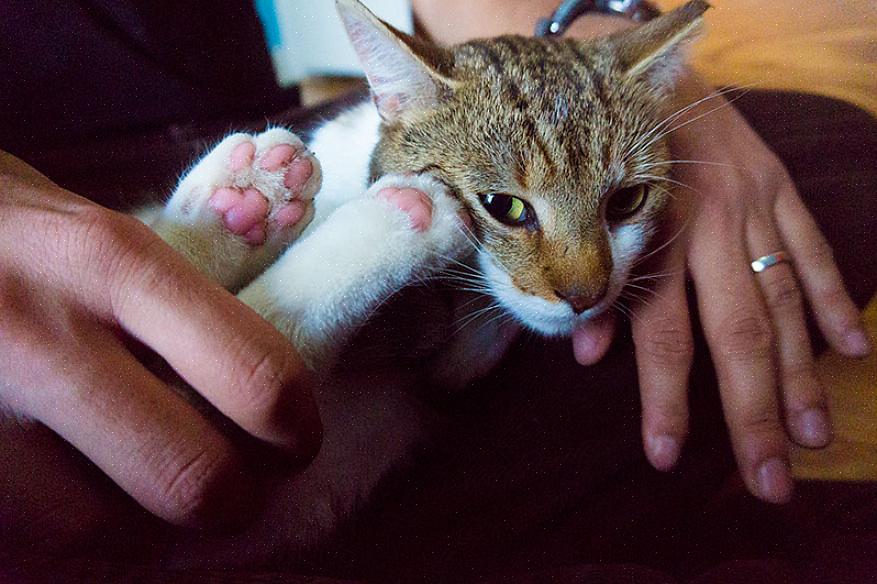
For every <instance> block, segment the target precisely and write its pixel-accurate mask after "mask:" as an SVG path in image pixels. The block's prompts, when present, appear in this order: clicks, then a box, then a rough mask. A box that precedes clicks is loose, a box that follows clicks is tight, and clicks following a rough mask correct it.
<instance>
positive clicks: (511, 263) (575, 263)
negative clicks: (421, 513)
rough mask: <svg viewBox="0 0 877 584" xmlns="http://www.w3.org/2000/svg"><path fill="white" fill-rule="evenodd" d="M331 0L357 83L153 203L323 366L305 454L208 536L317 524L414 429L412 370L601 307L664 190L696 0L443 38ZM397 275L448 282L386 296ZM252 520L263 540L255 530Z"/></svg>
mask: <svg viewBox="0 0 877 584" xmlns="http://www.w3.org/2000/svg"><path fill="white" fill-rule="evenodd" d="M337 6H338V10H339V13H340V15H341V18H342V19H343V22H344V24H345V25H346V28H347V31H348V33H349V36H350V39H351V41H352V43H353V45H354V47H355V49H356V52H357V53H358V55H359V58H360V60H361V62H362V65H363V68H364V70H365V73H366V76H367V78H368V81H369V84H370V87H371V90H372V99H371V100H370V101H367V102H364V103H361V104H360V105H357V106H355V107H352V108H351V109H349V110H347V111H345V112H343V113H341V114H340V115H339V116H337V117H336V118H335V119H332V120H331V121H329V122H327V123H325V124H324V125H322V126H321V127H320V128H318V129H317V130H316V131H315V133H314V134H313V137H312V139H311V140H310V141H309V143H308V145H307V146H305V145H304V143H303V142H302V141H301V140H299V139H298V138H297V137H296V136H295V135H294V134H292V133H290V132H288V131H286V130H284V129H278V128H275V129H270V130H268V131H266V132H264V133H262V134H259V135H255V136H252V135H246V134H234V135H231V136H228V137H227V138H225V139H224V140H223V141H222V142H221V143H220V144H219V145H218V146H217V147H216V148H214V149H213V150H212V151H211V152H210V153H208V154H207V155H206V156H205V157H204V158H203V159H202V160H201V161H200V162H199V163H198V164H197V165H195V166H194V167H193V169H192V170H191V171H190V172H189V173H188V175H187V176H185V177H184V178H183V179H182V181H181V182H180V184H179V186H178V187H177V189H176V191H175V192H174V194H173V196H172V197H171V199H170V200H169V202H168V203H167V205H166V206H165V207H164V208H163V209H162V210H161V211H160V213H159V214H158V216H157V217H156V218H155V219H154V220H153V221H152V225H153V228H154V229H155V230H156V232H158V233H159V234H160V235H161V236H162V237H163V238H164V239H165V240H166V241H168V242H169V243H170V244H171V245H173V246H174V247H175V248H176V249H178V250H179V251H180V252H181V253H183V254H185V255H186V256H187V257H188V258H189V259H190V260H191V261H192V262H193V263H194V264H195V265H196V266H198V267H199V268H200V269H201V270H202V271H204V272H205V273H207V274H208V275H210V276H211V277H212V278H214V279H215V280H217V281H218V282H220V283H221V284H222V285H224V286H226V287H228V288H229V289H231V290H234V291H236V292H237V293H238V297H239V298H240V299H241V300H242V301H243V302H245V303H246V304H248V305H249V306H251V307H252V308H253V309H255V310H256V311H257V312H259V313H260V314H261V315H262V316H264V317H265V318H266V319H267V320H269V321H270V322H272V323H273V324H274V325H275V326H277V328H278V329H280V330H281V331H282V332H283V333H284V334H285V335H287V336H288V337H289V338H290V339H291V340H292V342H293V343H294V344H295V346H296V347H297V348H298V350H299V352H300V353H301V354H302V355H303V357H304V358H305V359H306V361H307V363H308V364H309V365H310V366H311V367H312V368H313V370H314V371H315V372H316V373H317V374H318V377H319V378H320V383H319V386H318V388H317V390H316V391H317V401H318V404H319V406H320V410H321V415H322V419H323V423H324V427H325V434H324V442H323V446H322V450H321V451H320V453H319V454H318V456H317V458H316V460H315V461H314V462H313V463H312V464H311V465H310V466H309V467H308V468H307V469H305V470H304V471H303V473H301V474H299V475H298V476H297V477H295V478H294V479H291V480H289V481H284V482H281V483H280V484H278V485H276V487H275V492H274V493H273V494H272V496H271V501H270V503H269V505H268V509H267V510H266V511H265V514H264V516H262V517H261V518H259V520H258V521H256V522H255V525H254V526H253V527H251V528H250V530H249V531H248V532H246V533H244V534H242V535H241V536H240V537H238V538H235V539H233V540H232V541H231V542H230V543H229V542H228V541H226V542H225V543H224V544H219V543H217V542H216V541H206V542H204V545H203V549H201V550H200V555H202V556H203V555H207V556H213V557H222V558H224V559H225V560H226V561H228V560H229V559H230V558H231V559H232V560H231V561H234V560H233V559H234V558H249V559H252V557H253V556H259V557H263V556H264V555H265V554H266V553H270V554H276V553H287V554H290V555H291V556H296V555H299V556H300V555H302V554H305V553H307V552H309V551H312V550H314V549H318V548H320V547H322V546H325V545H327V544H328V543H329V542H330V541H331V537H332V534H333V532H334V531H335V530H336V528H337V527H338V526H339V524H340V522H341V521H342V520H344V519H345V518H348V517H350V516H351V515H352V514H354V513H355V511H356V510H357V509H358V508H359V506H361V505H362V504H364V503H365V502H366V501H367V499H368V496H369V494H370V493H371V492H372V490H373V488H374V487H375V485H376V484H377V483H378V481H379V480H380V479H381V478H382V477H383V476H385V474H386V473H387V471H388V470H389V469H391V468H393V467H394V466H396V465H398V464H399V463H400V462H401V461H403V460H404V459H405V458H406V457H407V456H408V455H409V454H410V453H411V452H412V450H413V448H414V447H415V446H416V445H417V444H419V443H420V442H421V441H422V440H423V438H424V436H426V435H427V433H428V428H429V425H430V419H431V414H430V411H429V407H427V406H426V405H425V404H424V401H423V399H422V398H423V391H425V390H424V388H435V387H444V388H451V389H458V388H463V387H465V386H466V385H467V384H468V383H469V382H470V381H472V380H473V379H474V378H477V377H478V376H481V375H483V374H485V373H486V372H487V371H489V370H490V369H491V368H492V367H494V365H496V363H497V362H498V361H499V360H500V359H501V357H502V356H503V354H504V353H505V352H506V350H507V348H508V347H509V346H510V344H511V343H512V342H513V340H514V338H515V336H516V334H517V332H518V331H519V330H520V329H521V328H522V327H524V328H527V329H530V330H533V331H536V332H538V333H541V334H543V335H551V336H563V335H565V336H569V335H572V334H575V331H576V330H577V329H578V328H579V327H580V326H581V324H582V323H584V322H587V321H589V320H590V319H594V318H595V317H597V316H599V315H601V314H603V313H605V312H606V311H608V310H610V309H612V307H613V305H614V304H615V302H616V301H617V299H618V297H619V295H620V294H621V291H622V288H623V287H624V286H625V284H626V282H627V280H628V278H629V277H630V271H631V268H632V266H633V265H634V264H635V263H636V262H637V261H638V260H639V259H640V258H641V257H642V256H643V255H645V254H646V252H647V250H648V249H649V241H650V237H651V236H652V235H653V234H654V232H655V231H656V229H657V226H658V225H659V223H660V219H661V216H662V213H664V212H665V210H666V209H667V206H668V202H669V200H670V193H669V192H668V191H667V190H666V188H665V186H666V185H667V184H668V183H667V181H666V180H665V179H666V178H667V176H666V174H667V169H668V165H667V161H668V156H669V155H668V151H667V145H666V143H665V140H664V138H663V135H664V130H666V128H667V125H668V120H670V119H671V118H668V117H667V114H668V113H669V112H667V111H665V110H666V109H667V106H666V102H667V98H668V96H669V94H670V93H671V92H672V90H673V85H674V82H675V80H676V78H677V77H678V75H679V73H680V70H681V69H682V66H683V62H684V54H683V52H684V51H683V49H684V47H685V45H686V44H687V42H688V41H690V40H691V39H692V38H693V36H694V35H695V33H696V31H697V29H698V28H699V25H700V24H701V21H702V15H703V13H704V11H705V10H706V9H707V4H706V3H705V2H703V1H701V0H694V1H692V2H689V3H688V4H686V5H685V6H683V7H681V8H679V9H677V10H675V11H673V12H671V13H668V14H666V15H664V16H661V17H659V18H657V19H655V20H653V21H651V22H649V23H648V24H645V25H643V26H641V27H639V28H636V29H633V30H630V31H625V32H622V33H619V34H616V35H613V36H610V37H607V38H603V39H599V40H594V41H588V42H585V41H577V40H571V39H564V40H557V39H534V38H523V37H514V36H506V37H500V38H494V39H490V40H480V41H473V42H468V43H465V44H461V45H458V46H454V47H450V48H440V47H437V46H434V45H431V44H428V43H426V42H424V41H422V40H420V39H417V38H412V37H409V36H407V35H405V34H403V33H401V32H399V31H397V30H395V29H393V28H392V27H390V26H389V25H387V24H385V23H383V22H382V21H380V20H379V19H378V18H376V17H375V16H374V15H373V14H372V13H371V12H369V11H368V10H367V9H366V8H365V7H363V6H362V5H361V4H360V3H359V2H358V1H357V0H337ZM435 282H438V284H436V283H435ZM442 282H444V283H445V285H444V287H442V286H443V284H442ZM412 283H420V284H423V285H422V286H420V289H421V290H426V296H429V295H430V294H435V295H438V296H442V294H444V291H447V290H448V289H450V290H451V291H452V292H453V294H452V295H451V296H450V298H451V300H450V301H448V302H445V301H442V302H439V303H438V304H436V303H433V304H427V306H429V308H428V309H424V308H422V305H418V306H421V308H420V309H417V308H412V307H411V306H409V307H408V310H402V311H399V310H393V309H392V308H391V309H389V310H387V309H385V308H386V307H382V305H383V304H384V303H385V302H387V301H388V300H389V299H391V297H396V296H397V293H399V292H400V291H401V290H402V289H403V288H406V287H410V285H411V284H412ZM379 308H381V310H380V311H379ZM418 310H420V311H421V312H418ZM378 312H380V315H377V316H376V314H377V313H378ZM499 315H502V316H499ZM507 315H511V316H512V317H513V318H506V316H507ZM394 319H395V320H397V321H400V320H401V321H402V326H401V327H398V328H393V326H394V325H392V324H391V321H392V320H394ZM367 321H369V324H370V326H369V327H365V328H366V329H369V330H374V329H377V330H384V331H388V330H389V331H393V332H391V333H386V334H385V337H387V336H389V337H390V338H393V336H394V335H395V334H396V332H398V330H403V329H404V330H407V331H409V332H410V331H411V330H412V329H414V330H415V331H417V332H418V335H415V336H414V337H412V339H413V340H398V339H396V343H397V345H400V344H401V345H402V347H401V348H402V350H401V351H400V353H408V356H409V357H412V356H415V357H416V359H417V366H411V361H410V360H409V361H395V360H394V359H391V358H387V355H389V353H385V352H383V351H381V350H374V347H375V345H373V344H372V341H373V340H374V338H375V337H374V336H373V335H372V336H369V333H368V332H367V331H364V330H363V325H364V324H365V323H366V322H367ZM371 321H375V322H374V323H373V324H372V323H371ZM381 323H386V324H385V325H382V324H381ZM424 331H428V334H427V333H424ZM363 335H364V336H365V338H366V341H364V342H363V341H359V342H356V341H355V340H354V337H360V338H362V337H363ZM382 356H383V357H384V358H382ZM403 363H404V364H403ZM266 539H268V540H269V541H274V542H277V549H275V550H273V551H271V552H266V550H265V548H264V545H262V544H260V545H258V546H257V545H255V544H251V543H250V542H254V541H257V540H261V541H263V542H264V540H266ZM196 545H197V544H196ZM229 546H231V547H229ZM186 550H187V551H186V552H185V557H186V558H191V557H196V556H197V555H198V554H195V556H193V555H192V551H191V546H188V547H186ZM230 550H234V553H233V554H232V553H229V552H230ZM278 550H280V552H278ZM242 561H243V560H242ZM248 561H249V560H248Z"/></svg>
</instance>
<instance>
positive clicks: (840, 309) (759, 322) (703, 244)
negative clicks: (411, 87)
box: [414, 0, 869, 502]
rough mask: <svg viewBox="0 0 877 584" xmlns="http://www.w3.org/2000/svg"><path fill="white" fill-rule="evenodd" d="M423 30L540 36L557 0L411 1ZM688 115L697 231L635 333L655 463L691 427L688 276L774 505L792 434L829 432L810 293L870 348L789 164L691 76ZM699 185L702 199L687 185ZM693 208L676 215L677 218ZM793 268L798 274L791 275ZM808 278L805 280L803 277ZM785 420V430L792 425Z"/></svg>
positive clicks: (808, 439) (683, 121)
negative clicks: (816, 367) (808, 318)
mask: <svg viewBox="0 0 877 584" xmlns="http://www.w3.org/2000/svg"><path fill="white" fill-rule="evenodd" d="M414 6H415V9H416V10H417V14H418V16H419V22H420V24H421V26H422V27H423V29H424V30H425V31H426V32H427V33H428V34H430V35H432V36H433V37H434V38H435V39H436V40H438V41H440V42H458V41H461V40H465V39H466V38H469V37H472V36H486V35H489V34H499V33H519V34H531V31H532V28H533V26H534V24H535V22H536V19H537V18H538V17H541V16H545V15H548V14H550V13H551V11H552V10H553V9H554V8H555V7H556V3H555V2H554V1H550V0H548V1H533V2H526V1H522V0H507V1H505V0H486V1H485V2H482V3H477V4H476V3H472V4H467V3H464V2H436V1H433V0H415V2H414ZM624 26H630V23H629V22H627V21H624V20H620V21H619V20H614V19H607V17H593V18H591V17H587V18H582V19H579V20H578V21H577V22H576V24H575V25H574V26H573V27H572V28H571V29H570V31H569V33H568V34H570V35H573V36H579V37H589V36H594V34H595V33H601V32H602V33H603V34H605V33H606V32H611V31H612V30H617V28H618V27H624ZM676 99H677V103H676V104H675V106H676V109H677V110H678V109H681V108H683V107H685V106H687V105H689V104H692V103H695V102H697V101H699V100H704V101H703V103H702V104H700V105H698V106H696V107H693V108H692V109H691V110H690V111H688V112H686V113H684V114H682V115H680V116H679V117H678V118H677V119H676V120H675V122H674V124H673V127H674V128H677V129H676V130H675V131H673V132H672V133H670V140H671V147H672V149H673V155H674V158H675V159H677V160H688V161H699V160H700V161H706V164H700V163H697V164H695V163H680V164H678V165H677V167H678V172H676V173H675V174H674V180H678V181H679V182H682V183H685V184H687V185H688V186H689V187H690V189H681V192H680V198H681V199H685V200H686V201H688V204H686V205H685V207H686V208H685V209H681V208H678V209H677V210H678V211H685V212H686V214H687V218H688V222H689V224H690V229H689V230H688V231H687V232H686V234H685V236H684V237H682V238H680V239H679V241H678V243H677V244H676V245H675V246H674V248H673V249H672V253H671V254H669V255H670V256H671V259H670V261H671V264H670V265H669V266H667V269H666V270H665V271H666V272H667V273H668V274H672V275H671V277H669V278H667V279H665V280H663V281H662V283H661V285H660V286H659V287H658V289H657V290H656V292H657V296H656V297H655V299H653V300H651V301H650V304H648V305H644V306H642V307H640V308H639V309H638V311H637V318H635V319H634V322H633V329H634V331H633V332H634V338H635V341H636V345H637V363H638V369H639V372H640V385H641V395H642V401H643V439H644V444H645V448H646V452H647V454H648V456H649V458H650V460H651V461H652V463H653V464H654V465H655V466H656V467H658V468H662V469H669V468H671V467H672V466H673V465H674V464H675V462H676V460H677V459H678V456H679V452H680V449H681V446H682V443H683V442H684V440H685V436H686V434H687V428H688V410H687V399H686V392H687V388H686V385H687V376H688V372H689V369H690V365H691V360H692V351H693V344H692V334H691V329H690V324H689V314H688V307H687V303H686V300H685V295H684V284H685V274H686V269H687V271H688V273H689V275H690V277H691V278H692V280H693V282H694V285H695V288H696V291H697V295H698V306H699V308H700V314H701V321H702V324H703V327H704V332H705V334H706V338H707V342H708V345H709V348H710V351H711V354H712V357H713V360H714V362H715V364H716V369H717V373H718V376H719V384H720V392H721V395H722V400H723V404H724V408H725V416H726V420H727V423H728V425H729V428H730V432H731V437H732V441H733V444H734V448H735V453H736V456H737V459H738V463H739V466H740V469H741V472H742V474H743V476H744V478H745V480H746V482H747V485H748V486H749V488H750V490H751V491H752V492H753V493H755V494H757V495H758V496H760V497H761V498H763V499H765V500H769V501H775V502H780V501H784V500H787V499H788V497H789V496H790V494H791V479H790V476H789V470H788V464H787V462H786V460H787V438H786V435H787V431H788V435H789V436H790V437H791V438H792V439H793V440H795V441H796V442H798V443H799V444H802V445H804V446H809V447H820V446H824V445H825V444H827V443H828V442H829V441H830V439H831V428H830V422H829V420H828V417H827V412H826V411H825V403H824V402H825V398H824V393H823V390H822V388H821V387H820V385H819V382H818V380H817V379H816V377H815V375H814V373H813V357H812V351H811V349H810V344H809V339H808V336H807V333H806V329H805V327H804V318H803V308H802V307H803V303H802V301H801V299H802V291H801V290H803V295H805V296H806V298H807V300H809V302H810V303H811V305H812V306H813V307H814V309H815V310H814V312H815V313H816V315H817V319H818V321H819V325H820V328H821V330H822V332H823V334H824V335H825V336H826V338H827V339H828V340H829V342H830V343H831V344H832V346H833V347H835V348H836V349H837V350H839V351H840V352H842V353H843V354H846V355H849V356H862V355H864V354H866V353H867V352H868V350H869V343H868V341H867V338H866V337H865V336H864V331H863V329H862V327H861V323H860V320H859V315H858V312H857V311H856V309H855V306H854V305H853V304H852V302H851V301H850V299H849V298H848V296H847V294H846V292H845V291H844V288H843V285H842V282H841V280H840V276H839V274H838V271H837V269H836V267H835V265H834V263H833V261H832V260H831V254H830V251H828V250H827V246H826V244H825V242H824V239H823V238H822V236H821V234H820V233H819V230H818V228H817V227H816V225H815V223H814V222H813V220H812V218H811V217H810V215H809V213H808V212H807V211H806V209H805V208H804V206H803V204H802V203H801V201H800V199H799V197H798V196H797V193H796V192H795V188H794V185H793V184H792V182H791V180H790V179H789V176H788V174H787V172H786V170H785V168H784V167H783V165H782V163H781V162H780V161H779V160H778V159H777V158H776V156H775V155H774V154H773V153H772V152H771V151H770V149H769V148H767V146H765V145H764V143H763V142H762V141H761V140H760V139H759V138H758V136H757V135H756V134H755V133H754V132H753V131H752V130H751V128H749V126H748V125H747V124H746V122H745V120H743V118H742V117H741V116H740V115H739V113H737V112H736V111H735V110H734V109H733V107H730V105H729V104H728V103H727V101H725V100H724V99H723V98H721V97H717V96H714V95H712V92H711V91H710V90H709V89H708V88H706V87H705V86H703V85H702V84H701V82H700V81H699V80H698V79H697V78H696V76H694V75H690V74H689V75H686V76H684V77H683V79H682V80H681V82H680V85H679V91H678V94H677V96H676ZM692 193H702V195H697V194H692ZM684 219H685V216H684V215H682V214H681V213H680V215H679V222H680V226H681V225H682V223H683V220H684ZM779 249H786V250H788V251H789V252H790V253H791V254H792V256H793V258H794V261H795V266H796V271H793V270H792V268H791V267H790V266H789V265H788V264H783V265H779V266H776V267H774V268H771V269H770V270H768V271H766V272H764V273H763V274H759V275H757V276H756V275H754V274H753V273H752V272H751V270H750V268H749V262H750V261H751V260H752V259H754V258H756V257H759V256H762V255H765V254H768V253H771V252H774V251H777V250H779ZM796 276H797V277H796ZM799 282H800V285H799ZM608 327H611V325H607V324H606V321H605V320H604V321H602V322H601V324H600V325H599V326H595V329H594V331H593V332H592V334H591V336H592V338H593V339H597V338H598V337H599V338H600V340H597V341H595V342H592V343H590V344H589V345H588V344H586V343H585V344H583V343H577V351H576V356H577V358H578V359H579V361H580V362H582V363H583V364H590V363H593V362H595V361H596V360H598V359H599V358H600V357H601V356H602V353H603V352H605V349H606V347H607V345H608V342H607V341H606V339H607V338H608V336H611V335H607V334H606V331H607V328H608ZM783 420H785V425H786V427H785V428H784V426H783Z"/></svg>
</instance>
